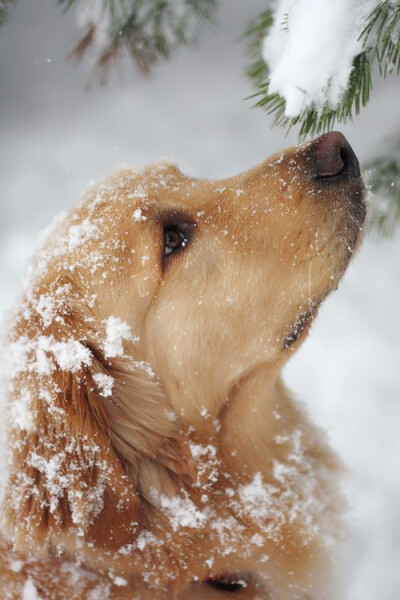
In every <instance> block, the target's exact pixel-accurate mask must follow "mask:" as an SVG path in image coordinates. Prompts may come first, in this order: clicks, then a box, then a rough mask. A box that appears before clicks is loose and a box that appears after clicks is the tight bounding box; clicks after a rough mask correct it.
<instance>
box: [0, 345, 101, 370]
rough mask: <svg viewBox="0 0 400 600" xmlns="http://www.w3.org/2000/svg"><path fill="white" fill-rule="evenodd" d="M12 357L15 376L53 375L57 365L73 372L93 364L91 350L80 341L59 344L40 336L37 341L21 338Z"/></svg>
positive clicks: (11, 361)
mask: <svg viewBox="0 0 400 600" xmlns="http://www.w3.org/2000/svg"><path fill="white" fill-rule="evenodd" d="M9 356H10V367H11V372H12V374H13V376H16V375H17V374H18V373H20V372H24V371H26V372H31V373H37V374H38V375H50V374H51V373H52V372H53V371H54V370H55V368H56V366H58V367H59V368H60V369H61V370H63V371H70V372H73V373H74V372H76V371H79V370H80V369H81V368H82V367H83V366H88V365H90V364H91V362H92V354H91V352H90V350H89V349H88V348H86V347H85V346H84V345H83V344H82V343H81V342H79V341H78V340H74V339H70V340H66V341H61V342H57V341H56V340H55V339H54V336H52V335H50V336H45V335H41V336H39V337H38V338H37V339H34V340H32V339H30V338H29V337H27V336H21V337H20V338H19V339H18V340H16V341H15V342H13V343H12V344H10V346H9Z"/></svg>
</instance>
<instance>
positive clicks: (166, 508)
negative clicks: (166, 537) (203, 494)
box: [151, 488, 208, 531]
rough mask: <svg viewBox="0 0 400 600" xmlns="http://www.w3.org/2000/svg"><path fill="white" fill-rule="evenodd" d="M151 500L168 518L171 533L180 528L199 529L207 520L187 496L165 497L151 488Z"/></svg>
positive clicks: (204, 514) (205, 515)
mask: <svg viewBox="0 0 400 600" xmlns="http://www.w3.org/2000/svg"><path fill="white" fill-rule="evenodd" d="M151 499H152V501H153V502H154V504H155V506H157V508H158V509H159V510H161V512H162V513H163V514H164V515H165V516H166V517H168V520H169V522H170V524H171V527H172V529H173V531H178V530H179V529H180V528H181V527H189V528H190V529H201V528H202V527H204V526H205V524H206V522H207V520H208V516H207V514H206V513H205V512H204V511H200V510H199V509H198V508H197V506H196V505H195V504H194V503H193V502H192V501H191V500H190V498H189V497H188V496H186V497H181V496H167V495H166V494H160V493H159V492H158V491H157V490H156V489H155V488H152V490H151Z"/></svg>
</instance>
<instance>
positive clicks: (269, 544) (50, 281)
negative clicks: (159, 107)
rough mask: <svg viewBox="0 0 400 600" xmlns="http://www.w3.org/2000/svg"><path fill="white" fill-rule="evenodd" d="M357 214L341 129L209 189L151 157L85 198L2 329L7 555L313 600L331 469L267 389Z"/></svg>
mask: <svg viewBox="0 0 400 600" xmlns="http://www.w3.org/2000/svg"><path fill="white" fill-rule="evenodd" d="M364 218H365V205H364V202H363V186H362V182H361V179H360V173H359V168H358V163H357V159H356V158H355V156H354V154H353V152H352V150H351V148H350V146H349V145H348V144H347V142H346V140H345V139H344V138H343V136H341V135H340V134H337V133H334V134H327V135H325V136H322V137H321V138H319V139H318V140H316V141H314V142H311V143H308V144H305V145H303V146H300V147H297V148H292V149H289V150H286V151H285V152H283V153H280V154H278V155H275V156H273V157H272V158H270V159H269V160H267V161H266V162H265V163H263V164H261V165H260V166H258V167H256V168H254V169H251V170H250V171H247V172H245V173H243V174H240V175H238V176H235V177H232V178H229V179H226V180H223V181H217V182H214V181H205V180H197V179H192V178H189V177H186V176H184V175H183V174H182V173H180V171H179V170H178V169H177V168H176V167H174V166H172V165H169V164H159V165H156V166H153V167H149V168H147V169H146V170H144V171H141V172H132V171H120V172H118V173H116V174H115V175H113V176H111V177H109V178H107V179H106V180H105V181H103V182H101V183H100V184H97V185H95V186H93V187H92V188H91V189H90V190H89V192H88V193H87V195H86V196H85V198H84V199H83V200H82V201H81V203H80V204H79V205H78V206H77V207H76V208H75V209H73V210H72V211H71V212H70V213H69V214H68V215H67V216H66V217H64V218H63V219H62V220H61V221H60V222H58V223H57V224H56V225H55V226H54V227H53V228H52V230H51V232H50V233H49V235H48V236H47V238H46V240H45V242H44V244H43V246H42V247H41V249H40V250H39V252H38V253H37V256H36V259H35V262H34V263H33V265H32V268H31V273H30V278H29V282H28V285H27V290H26V294H25V296H24V298H23V301H22V304H21V307H20V309H19V311H18V313H17V316H16V321H15V326H14V328H13V330H12V332H11V336H10V337H11V340H10V341H11V344H10V355H11V357H12V360H13V366H12V367H11V368H10V373H11V376H10V381H9V393H10V403H9V415H10V431H11V433H10V473H9V482H8V488H7V493H6V500H5V505H6V508H7V520H8V524H9V528H10V532H11V535H12V537H13V540H14V543H15V544H16V546H17V547H19V548H26V547H27V545H30V546H31V547H32V548H34V549H35V550H37V549H38V548H43V549H48V548H50V549H51V550H52V551H54V550H57V551H59V552H60V551H61V552H67V553H71V554H73V555H74V556H77V555H79V556H82V557H83V559H84V560H85V561H86V562H87V563H88V564H90V565H94V566H96V568H102V569H109V568H110V569H113V570H114V571H116V572H121V573H124V574H125V575H126V574H127V575H128V576H129V577H132V578H137V581H138V584H137V585H138V589H139V588H140V587H141V586H142V585H145V586H148V587H149V588H150V587H153V588H157V589H158V590H165V589H166V590H168V592H166V593H167V594H172V593H173V590H176V591H177V592H178V591H182V594H186V593H193V594H194V593H197V592H196V589H197V587H196V586H199V585H200V583H196V582H201V581H206V582H207V583H208V586H209V587H210V589H211V588H215V587H218V586H220V588H222V589H223V590H224V591H225V592H226V593H229V592H230V591H234V590H236V589H239V587H238V586H239V582H240V581H241V582H243V580H244V579H245V580H246V586H247V587H246V593H247V594H248V595H247V596H246V597H249V598H250V597H251V594H253V593H255V592H254V590H255V589H256V588H257V586H260V585H262V586H264V588H265V590H267V589H273V590H274V593H276V594H281V596H282V597H285V594H287V593H289V592H288V590H291V592H290V593H292V594H293V593H299V594H301V593H311V592H310V590H312V589H313V586H314V585H315V579H316V578H317V577H316V575H315V571H320V570H321V569H322V567H321V565H322V563H323V561H322V560H321V561H320V560H318V558H319V557H320V555H322V554H323V552H322V549H323V547H324V546H326V545H327V539H328V538H330V537H331V536H334V534H335V528H336V527H337V519H336V516H335V515H336V513H337V507H336V504H337V502H336V500H337V499H336V492H334V486H333V485H332V479H333V478H334V474H335V471H336V469H337V464H336V461H335V459H334V458H333V457H332V456H331V454H330V452H329V451H328V450H327V448H326V447H325V445H324V443H323V441H322V440H321V437H320V435H319V432H317V431H316V430H315V428H313V427H312V426H311V425H310V424H309V423H308V421H307V419H306V418H305V416H304V415H303V414H302V412H301V411H300V410H299V409H297V408H295V407H294V406H293V404H292V402H291V401H290V398H289V397H288V395H287V393H286V391H285V390H284V388H283V385H282V384H281V382H280V380H279V374H280V371H281V369H282V366H283V365H284V364H285V362H286V361H287V359H288V358H289V357H290V356H291V355H292V354H293V352H294V351H295V350H296V348H298V346H299V345H300V344H301V342H302V340H303V339H304V338H305V336H306V334H307V330H308V328H309V326H310V323H311V321H312V319H313V317H314V316H315V314H316V312H317V310H318V307H319V305H320V303H321V302H322V300H323V299H324V298H325V297H326V296H327V295H328V294H329V293H330V292H331V291H332V290H333V289H335V288H336V286H337V285H338V282H339V281H340V278H341V277H342V275H343V273H344V271H345V269H346V266H347V264H348V261H349V259H350V257H351V255H352V253H353V252H354V250H355V248H356V246H357V243H358V238H359V232H360V230H361V228H362V225H363V222H364ZM322 530H323V533H321V531H322ZM311 564H313V565H314V566H315V565H318V566H317V567H316V568H314V570H313V569H312V568H311V566H310V565H311ZM259 577H260V578H263V583H260V581H259V579H258V578H259ZM143 582H144V583H143ZM224 586H225V587H224ZM242 587H243V586H242ZM171 590H172V591H171ZM188 590H189V591H188ZM252 590H253V591H252ZM293 590H294V592H293ZM154 593H155V592H154ZM160 593H164V592H160ZM202 593H203V594H204V593H205V592H202ZM210 593H214V592H210ZM243 593H244V592H243ZM266 593H267V592H266ZM281 596H278V597H281ZM153 597H154V596H153ZM168 597H169V596H168ZM201 597H205V596H204V595H203V596H201ZM291 597H293V596H291Z"/></svg>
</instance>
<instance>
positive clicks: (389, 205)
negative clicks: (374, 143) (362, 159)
mask: <svg viewBox="0 0 400 600" xmlns="http://www.w3.org/2000/svg"><path fill="white" fill-rule="evenodd" d="M365 170H366V179H367V181H368V187H369V189H370V191H371V192H372V202H371V216H370V226H371V230H372V231H378V232H379V233H381V234H382V235H384V236H389V235H391V234H392V233H393V231H394V229H395V227H396V226H397V224H398V223H399V222H400V139H398V140H397V143H395V144H389V151H388V153H387V154H386V155H385V156H380V157H378V158H376V159H374V160H372V161H371V162H369V163H368V164H367V165H366V167H365Z"/></svg>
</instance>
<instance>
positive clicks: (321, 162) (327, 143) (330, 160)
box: [311, 131, 360, 179]
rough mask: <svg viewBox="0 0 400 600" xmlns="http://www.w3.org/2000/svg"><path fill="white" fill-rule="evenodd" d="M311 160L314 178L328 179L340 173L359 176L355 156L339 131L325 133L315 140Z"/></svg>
mask: <svg viewBox="0 0 400 600" xmlns="http://www.w3.org/2000/svg"><path fill="white" fill-rule="evenodd" d="M311 160H312V170H313V176H314V178H315V179H330V178H333V177H338V176H341V175H351V176H352V177H360V165H359V163H358V160H357V157H356V155H355V154H354V152H353V150H352V148H351V146H350V144H349V143H348V141H347V140H346V138H345V137H344V135H343V134H341V133H340V132H339V131H332V132H331V133H325V135H321V137H319V138H318V139H317V140H315V142H314V143H313V147H312V155H311Z"/></svg>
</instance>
